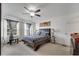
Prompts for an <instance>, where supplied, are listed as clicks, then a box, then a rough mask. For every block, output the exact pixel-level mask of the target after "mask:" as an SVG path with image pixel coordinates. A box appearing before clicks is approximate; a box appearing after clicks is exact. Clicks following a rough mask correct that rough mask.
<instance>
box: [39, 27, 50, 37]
mask: <svg viewBox="0 0 79 59" xmlns="http://www.w3.org/2000/svg"><path fill="white" fill-rule="evenodd" d="M39 30H42V31H45V32H46V34H47V35H49V36H51V29H50V28H47V29H46V28H45V29H39Z"/></svg>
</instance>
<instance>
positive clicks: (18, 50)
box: [1, 42, 70, 55]
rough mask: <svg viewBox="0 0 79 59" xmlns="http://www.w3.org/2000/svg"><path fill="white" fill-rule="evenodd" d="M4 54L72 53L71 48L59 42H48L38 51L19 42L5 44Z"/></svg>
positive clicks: (2, 51)
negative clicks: (58, 43)
mask: <svg viewBox="0 0 79 59" xmlns="http://www.w3.org/2000/svg"><path fill="white" fill-rule="evenodd" d="M1 54H2V55H70V48H69V47H64V46H61V45H57V44H52V43H47V44H44V45H42V46H41V47H40V48H39V49H38V50H37V51H33V49H32V48H30V47H28V46H27V45H25V44H23V43H22V42H20V43H19V44H13V45H8V44H6V45H4V46H3V47H2V50H1Z"/></svg>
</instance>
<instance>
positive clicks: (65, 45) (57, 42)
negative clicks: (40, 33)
mask: <svg viewBox="0 0 79 59" xmlns="http://www.w3.org/2000/svg"><path fill="white" fill-rule="evenodd" d="M52 43H53V44H58V45H62V46H64V47H70V46H68V45H66V44H62V43H58V42H52Z"/></svg>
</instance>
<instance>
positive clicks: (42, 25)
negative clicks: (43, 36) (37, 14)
mask: <svg viewBox="0 0 79 59" xmlns="http://www.w3.org/2000/svg"><path fill="white" fill-rule="evenodd" d="M50 25H51V22H50V21H46V22H42V23H40V27H45V26H50Z"/></svg>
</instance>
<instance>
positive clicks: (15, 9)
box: [2, 3, 79, 20]
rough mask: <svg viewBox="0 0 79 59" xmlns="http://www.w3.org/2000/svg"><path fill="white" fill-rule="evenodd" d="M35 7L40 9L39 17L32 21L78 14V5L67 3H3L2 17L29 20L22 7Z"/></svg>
mask: <svg viewBox="0 0 79 59" xmlns="http://www.w3.org/2000/svg"><path fill="white" fill-rule="evenodd" d="M29 5H32V6H35V7H37V8H40V9H41V12H40V14H41V17H40V18H39V17H34V18H33V20H37V19H38V20H45V19H49V18H52V17H61V16H67V15H71V14H74V13H79V4H77V3H76V4H67V3H63V4H61V3H35V4H34V3H3V4H2V17H5V16H12V17H17V18H19V19H25V20H31V17H30V16H29V15H24V14H23V13H24V12H25V9H24V6H26V7H28V6H29Z"/></svg>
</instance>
